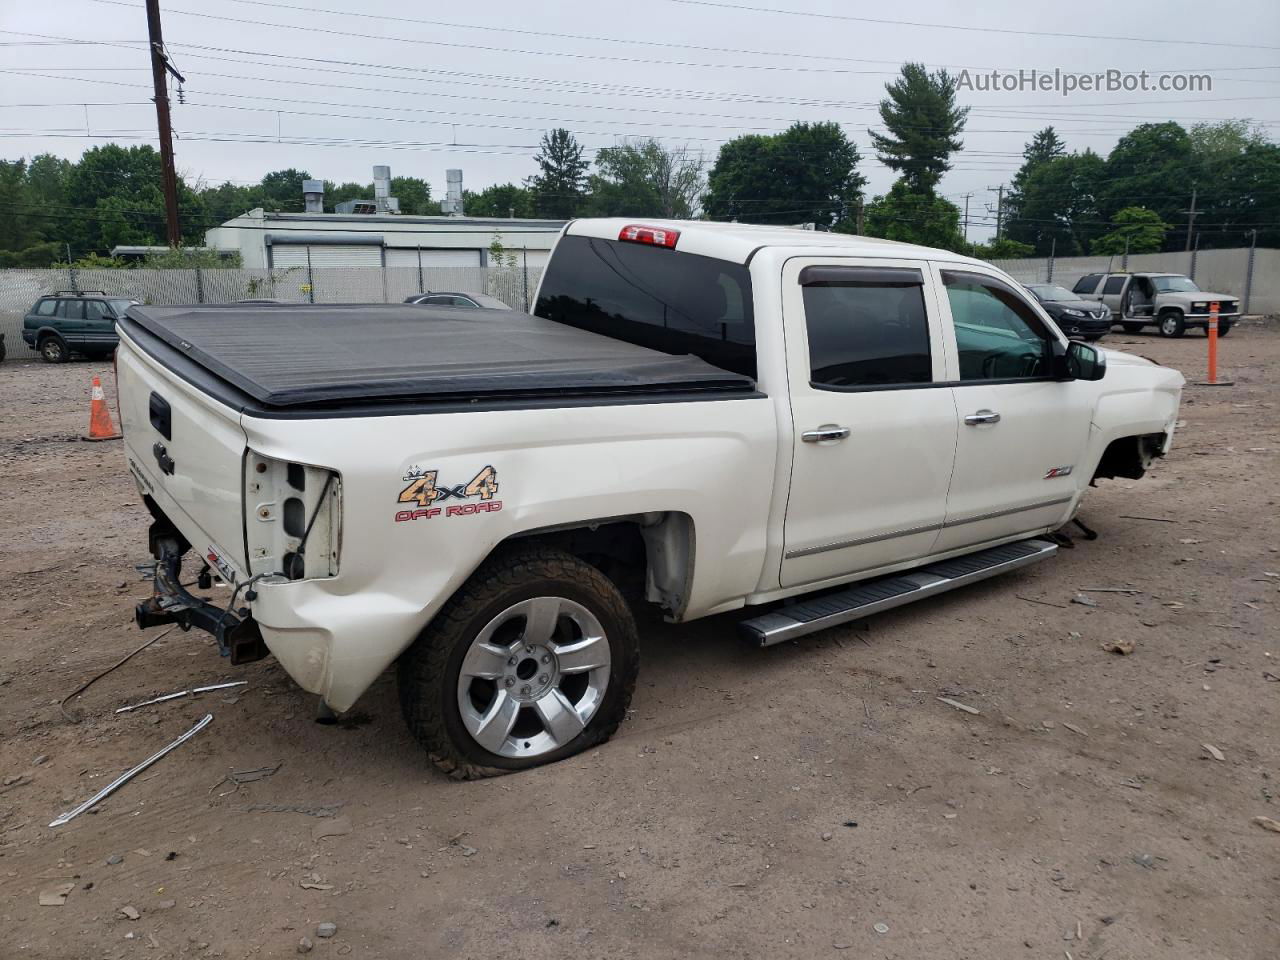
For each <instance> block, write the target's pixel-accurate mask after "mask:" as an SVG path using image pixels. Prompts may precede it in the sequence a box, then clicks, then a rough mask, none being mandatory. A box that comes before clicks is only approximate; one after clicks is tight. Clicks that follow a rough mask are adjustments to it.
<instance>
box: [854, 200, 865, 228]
mask: <svg viewBox="0 0 1280 960" xmlns="http://www.w3.org/2000/svg"><path fill="white" fill-rule="evenodd" d="M865 214H866V205H865V204H864V203H863V202H862V197H858V214H857V217H856V219H855V220H854V224H855V226H854V228H853V229H854V231H855V232H856V233H857V234H858V236H862V235H863V233H864V230H863V223H864V218H865Z"/></svg>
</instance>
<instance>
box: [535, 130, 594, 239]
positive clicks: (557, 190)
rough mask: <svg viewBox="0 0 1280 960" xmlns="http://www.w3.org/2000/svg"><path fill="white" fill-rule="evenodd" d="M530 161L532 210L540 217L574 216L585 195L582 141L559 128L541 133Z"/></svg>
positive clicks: (584, 165)
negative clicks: (532, 170) (538, 146)
mask: <svg viewBox="0 0 1280 960" xmlns="http://www.w3.org/2000/svg"><path fill="white" fill-rule="evenodd" d="M534 161H535V162H536V163H537V164H538V171H539V172H538V173H537V174H535V175H534V176H532V177H530V178H529V180H528V181H527V182H528V186H529V189H530V190H532V191H533V195H534V199H533V205H534V209H535V210H536V211H537V214H538V216H540V217H549V218H552V219H556V220H567V219H569V218H570V217H573V216H576V215H577V214H578V212H579V211H580V210H581V209H582V206H583V203H584V201H585V198H586V191H585V187H586V180H587V167H588V166H589V164H588V163H587V161H586V160H584V159H583V157H582V144H580V143H578V141H577V140H576V139H574V136H573V134H571V133H570V132H569V131H568V130H565V129H564V128H563V127H557V128H556V129H555V130H549V131H548V132H546V133H544V134H543V135H542V149H541V151H540V152H539V153H538V155H537V156H536V157H534Z"/></svg>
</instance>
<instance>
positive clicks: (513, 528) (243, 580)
mask: <svg viewBox="0 0 1280 960" xmlns="http://www.w3.org/2000/svg"><path fill="white" fill-rule="evenodd" d="M534 314H535V315H534V316H528V315H525V314H521V313H518V312H514V311H491V310H474V309H472V310H464V309H460V308H451V307H420V306H412V305H411V306H385V305H371V306H348V305H343V306H292V305H229V306H199V307H194V306H193V307H142V306H135V307H133V308H131V309H130V311H129V314H128V316H127V317H126V318H125V319H124V320H122V321H121V322H120V327H119V329H120V350H119V353H118V356H117V363H118V377H119V391H120V407H121V416H122V419H123V427H124V435H125V456H126V458H127V461H128V469H129V470H130V471H131V472H132V474H133V476H134V478H135V479H136V481H137V484H138V487H139V490H140V491H141V493H142V496H143V498H144V500H145V502H146V504H147V506H148V508H149V509H150V511H151V514H152V516H153V517H154V521H155V522H154V523H153V524H152V527H151V530H150V547H151V551H152V553H153V555H154V557H155V559H156V568H155V577H154V579H155V591H154V596H153V597H152V598H151V599H150V600H149V601H148V602H146V603H143V604H141V605H139V607H138V609H137V619H138V623H139V625H141V626H144V627H145V626H151V625H154V624H158V623H165V622H177V623H180V624H182V625H184V626H197V627H200V628H202V629H206V630H209V631H210V632H212V633H213V634H214V635H215V636H216V637H217V639H218V642H219V645H220V646H221V648H222V650H223V652H224V654H227V655H230V657H231V658H232V661H233V662H243V661H245V660H250V659H256V658H258V657H261V656H264V655H266V653H267V652H268V651H269V652H270V653H271V654H273V655H274V656H275V657H276V658H277V659H278V660H279V662H280V663H281V664H283V666H284V667H285V669H286V670H287V671H288V672H289V673H290V674H291V675H292V676H293V678H294V679H295V680H296V681H297V682H298V683H299V684H300V685H301V686H302V687H303V688H304V689H305V690H308V691H312V692H315V693H318V694H320V696H321V698H322V707H324V706H325V705H327V708H328V709H331V710H333V711H339V712H341V711H345V710H347V709H349V708H350V707H351V706H352V705H353V704H354V703H355V701H356V699H357V698H358V697H360V695H361V694H362V693H364V692H365V690H366V689H367V688H368V687H369V686H370V684H372V683H373V682H374V680H375V679H376V678H377V677H378V676H379V675H380V674H381V673H382V672H383V671H384V670H386V669H387V668H388V667H390V666H391V665H393V664H396V665H397V667H398V674H399V678H398V679H399V689H400V699H401V704H402V707H403V712H404V714H405V717H406V719H407V721H408V724H409V726H410V727H411V729H412V730H413V733H414V734H415V735H416V736H417V737H418V739H419V740H420V741H421V742H422V743H423V744H424V746H425V747H426V749H427V751H428V752H429V753H430V756H431V758H432V759H433V760H434V761H435V762H436V763H437V764H438V765H439V766H440V767H441V768H442V769H444V770H445V771H447V772H448V773H450V774H451V775H453V776H455V777H458V778H463V777H478V776H487V775H492V774H496V773H502V772H507V771H511V770H516V769H521V768H524V767H529V766H533V765H535V764H539V763H544V762H547V761H552V760H556V759H559V758H562V757H565V756H567V755H570V754H573V753H575V752H577V751H580V750H583V749H585V748H587V747H589V746H592V745H594V744H598V743H600V742H602V741H604V740H605V739H607V738H608V737H609V736H610V735H611V734H612V733H613V731H614V730H615V729H616V728H617V726H618V724H619V722H620V721H621V720H622V718H623V716H624V714H625V712H626V709H627V705H628V702H629V700H630V697H631V693H632V690H633V688H634V686H635V682H636V675H637V670H638V667H639V657H638V644H637V632H636V626H635V621H634V620H633V616H632V612H631V611H632V609H633V605H634V604H636V603H643V602H645V601H648V602H650V603H653V604H657V605H658V606H660V607H661V608H662V609H663V610H664V611H665V613H666V616H667V617H668V618H669V619H670V620H672V621H686V620H692V619H695V618H698V617H705V616H708V615H711V614H718V613H724V612H726V611H733V610H740V609H745V611H746V612H745V613H744V615H743V618H742V623H741V627H742V630H743V632H744V633H745V634H746V636H747V637H748V638H750V639H751V640H752V641H753V642H755V643H759V644H770V643H776V642H778V641H782V640H788V639H791V638H794V637H799V636H803V635H804V634H807V633H811V632H813V631H816V630H821V629H823V628H826V627H829V626H832V625H834V624H839V623H843V622H846V621H849V620H852V619H854V618H857V617H860V616H866V615H868V614H870V613H874V612H876V611H879V610H884V609H886V608H888V607H892V606H897V605H900V604H903V603H907V602H910V601H912V600H916V599H919V598H922V597H927V596H931V595H933V594H935V593H938V592H941V591H943V590H948V589H951V588H954V587H957V586H960V585H962V584H965V583H969V582H972V581H974V580H977V579H980V578H982V577H986V576H991V575H993V574H996V573H1000V572H1002V571H1005V570H1009V569H1013V568H1015V567H1019V566H1022V565H1024V564H1027V563H1031V562H1034V561H1036V560H1039V559H1042V558H1045V557H1047V556H1048V555H1050V554H1052V553H1053V552H1054V550H1055V549H1056V546H1055V541H1054V539H1053V538H1054V535H1055V532H1056V531H1057V530H1058V528H1060V527H1062V526H1063V525H1064V524H1066V523H1068V522H1069V521H1070V520H1071V519H1072V518H1073V517H1074V516H1075V513H1076V511H1077V509H1078V508H1079V506H1080V501H1081V498H1082V497H1083V495H1084V492H1085V489H1086V487H1087V486H1088V485H1089V483H1090V482H1091V481H1092V480H1094V479H1095V478H1099V477H1114V476H1123V477H1130V478H1137V477H1140V476H1141V475H1142V473H1143V471H1144V469H1145V468H1146V467H1147V466H1148V465H1149V464H1150V462H1151V461H1152V459H1153V458H1156V457H1159V456H1161V455H1162V454H1164V453H1165V452H1166V451H1167V450H1168V448H1169V443H1170V440H1171V438H1172V435H1173V430H1174V423H1175V421H1176V420H1177V416H1178V403H1179V397H1180V394H1181V389H1182V386H1183V378H1182V376H1181V375H1180V374H1178V373H1177V372H1176V371H1174V370H1170V369H1167V368H1164V367H1160V366H1157V365H1156V364H1153V363H1151V362H1149V361H1147V360H1143V359H1139V358H1137V357H1133V356H1128V355H1125V354H1122V353H1114V352H1111V351H1104V350H1102V349H1100V348H1098V347H1095V346H1092V345H1088V344H1083V343H1072V342H1069V341H1068V340H1067V339H1066V338H1064V337H1063V336H1062V334H1061V333H1060V332H1058V330H1057V328H1056V327H1055V326H1054V325H1053V324H1052V323H1051V322H1049V321H1048V319H1047V317H1046V315H1045V313H1044V312H1043V310H1042V309H1041V308H1040V307H1039V306H1038V305H1037V304H1036V302H1035V301H1034V300H1033V299H1031V298H1029V297H1028V296H1027V295H1026V294H1025V293H1024V292H1023V291H1022V290H1021V288H1020V287H1019V286H1018V284H1017V283H1015V282H1013V281H1012V280H1010V279H1009V278H1008V277H1007V276H1006V275H1005V274H1003V273H1001V272H1000V271H999V270H996V269H995V268H993V267H991V266H989V265H988V264H985V263H982V262H979V261H977V260H971V259H967V258H964V257H960V256H957V255H955V254H952V253H947V252H945V251H941V250H931V249H924V248H920V247H914V246H907V245H903V244H897V243H891V242H887V241H879V240H870V239H866V238H860V237H851V236H843V235H837V234H823V233H812V232H805V231H799V230H793V229H788V228H771V227H755V226H741V225H737V224H711V223H695V222H688V223H684V222H656V223H648V224H634V223H629V222H627V221H625V220H578V221H574V222H572V223H570V224H569V225H568V226H567V227H566V228H565V231H564V234H563V236H562V237H561V238H560V240H559V242H558V244H557V246H556V248H555V250H554V252H553V254H552V256H551V259H550V262H549V264H548V266H547V269H546V271H545V273H544V275H543V278H542V281H541V284H540V288H539V290H538V294H537V303H536V307H535V310H534ZM191 548H194V552H193V553H192V554H191V555H190V556H189V557H187V554H188V551H189V550H191ZM184 557H187V559H188V561H189V563H190V564H192V565H190V566H188V567H187V571H186V572H185V573H183V571H182V565H183V561H184ZM184 576H185V577H187V578H193V577H194V578H195V580H196V581H197V582H198V583H199V585H200V587H201V588H204V590H205V591H206V592H207V591H208V589H209V588H210V587H211V586H212V585H213V582H214V581H215V580H216V581H220V582H221V584H223V585H225V588H224V590H223V592H221V593H218V592H216V591H215V592H214V593H212V594H211V595H208V596H201V595H198V594H196V593H193V592H191V591H190V590H188V587H187V586H184V585H183V577H184Z"/></svg>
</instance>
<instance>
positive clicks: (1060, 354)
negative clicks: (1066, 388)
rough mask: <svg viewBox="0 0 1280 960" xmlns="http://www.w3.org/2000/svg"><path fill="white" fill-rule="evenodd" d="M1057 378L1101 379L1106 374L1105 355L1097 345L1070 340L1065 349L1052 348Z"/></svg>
mask: <svg viewBox="0 0 1280 960" xmlns="http://www.w3.org/2000/svg"><path fill="white" fill-rule="evenodd" d="M1053 359H1054V366H1055V368H1056V370H1055V374H1056V376H1057V379H1059V380H1101V379H1102V378H1103V377H1104V376H1106V374H1107V355H1106V354H1105V353H1103V352H1102V351H1101V350H1100V349H1099V348H1098V347H1095V346H1093V345H1092V344H1088V343H1081V342H1080V341H1079V340H1072V341H1071V342H1070V343H1069V344H1067V348H1066V350H1059V349H1055V350H1054V358H1053Z"/></svg>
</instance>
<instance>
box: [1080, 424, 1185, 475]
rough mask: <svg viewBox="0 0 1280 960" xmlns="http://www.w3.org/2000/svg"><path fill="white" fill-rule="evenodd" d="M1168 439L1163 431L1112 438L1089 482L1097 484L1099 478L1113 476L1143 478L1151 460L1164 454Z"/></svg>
mask: <svg viewBox="0 0 1280 960" xmlns="http://www.w3.org/2000/svg"><path fill="white" fill-rule="evenodd" d="M1166 439H1167V438H1166V436H1165V434H1163V433H1148V434H1143V435H1142V436H1137V437H1119V438H1117V439H1115V440H1112V441H1111V442H1110V443H1109V444H1107V449H1106V450H1104V451H1103V452H1102V459H1101V460H1099V461H1098V468H1097V469H1096V470H1094V471H1093V479H1092V480H1090V481H1089V483H1090V484H1091V485H1092V484H1096V483H1097V481H1098V480H1105V479H1109V478H1112V477H1123V478H1125V479H1127V480H1139V479H1141V478H1142V475H1143V474H1144V473H1146V472H1147V467H1149V466H1151V462H1152V461H1153V460H1155V459H1156V458H1157V457H1163V456H1164V446H1165V441H1166Z"/></svg>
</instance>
